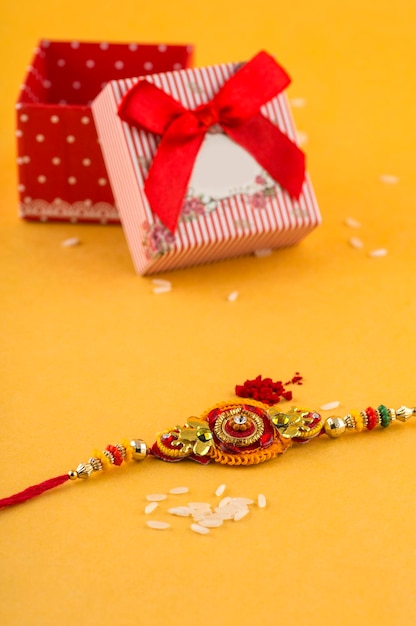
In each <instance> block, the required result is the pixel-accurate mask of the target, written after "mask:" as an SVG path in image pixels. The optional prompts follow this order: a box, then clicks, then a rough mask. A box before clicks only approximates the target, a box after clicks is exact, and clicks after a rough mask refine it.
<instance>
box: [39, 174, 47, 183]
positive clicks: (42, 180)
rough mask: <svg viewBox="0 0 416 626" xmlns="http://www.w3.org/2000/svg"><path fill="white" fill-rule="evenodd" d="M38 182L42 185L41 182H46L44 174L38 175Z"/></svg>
mask: <svg viewBox="0 0 416 626" xmlns="http://www.w3.org/2000/svg"><path fill="white" fill-rule="evenodd" d="M38 183H41V184H42V185H43V183H46V176H44V175H43V174H41V175H40V176H38Z"/></svg>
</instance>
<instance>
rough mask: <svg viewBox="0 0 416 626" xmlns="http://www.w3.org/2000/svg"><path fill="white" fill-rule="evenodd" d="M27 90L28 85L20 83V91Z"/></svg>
mask: <svg viewBox="0 0 416 626" xmlns="http://www.w3.org/2000/svg"><path fill="white" fill-rule="evenodd" d="M25 90H26V85H25V84H24V83H22V84H21V85H20V91H25Z"/></svg>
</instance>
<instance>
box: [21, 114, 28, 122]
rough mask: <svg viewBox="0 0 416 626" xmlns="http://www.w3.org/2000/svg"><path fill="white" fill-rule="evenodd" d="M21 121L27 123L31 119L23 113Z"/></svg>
mask: <svg viewBox="0 0 416 626" xmlns="http://www.w3.org/2000/svg"><path fill="white" fill-rule="evenodd" d="M19 119H20V121H21V122H27V120H28V119H29V116H28V115H26V113H22V115H21V116H20V118H19Z"/></svg>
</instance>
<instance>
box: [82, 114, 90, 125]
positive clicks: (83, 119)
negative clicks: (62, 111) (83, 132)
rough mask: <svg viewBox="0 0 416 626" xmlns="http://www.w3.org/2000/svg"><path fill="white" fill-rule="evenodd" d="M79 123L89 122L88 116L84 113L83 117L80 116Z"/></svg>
mask: <svg viewBox="0 0 416 626" xmlns="http://www.w3.org/2000/svg"><path fill="white" fill-rule="evenodd" d="M81 123H82V124H89V123H90V118H89V117H87V116H86V115H84V117H81Z"/></svg>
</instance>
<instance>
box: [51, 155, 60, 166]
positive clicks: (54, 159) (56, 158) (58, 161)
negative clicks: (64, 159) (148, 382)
mask: <svg viewBox="0 0 416 626" xmlns="http://www.w3.org/2000/svg"><path fill="white" fill-rule="evenodd" d="M60 162H61V159H60V158H59V157H53V159H52V163H53V165H59V164H60Z"/></svg>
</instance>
